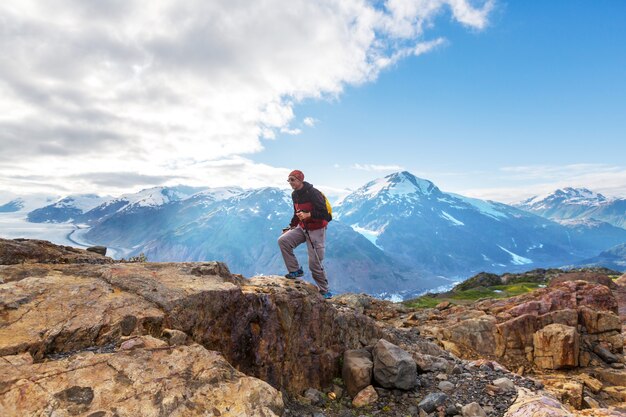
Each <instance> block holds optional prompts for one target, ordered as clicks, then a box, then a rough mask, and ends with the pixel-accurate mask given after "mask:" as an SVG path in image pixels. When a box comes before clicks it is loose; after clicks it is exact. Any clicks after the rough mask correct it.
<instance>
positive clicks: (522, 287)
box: [450, 282, 543, 300]
mask: <svg viewBox="0 0 626 417" xmlns="http://www.w3.org/2000/svg"><path fill="white" fill-rule="evenodd" d="M542 285H543V284H540V283H537V282H516V283H514V284H508V285H493V286H491V287H479V288H472V289H469V290H465V291H455V292H454V293H453V294H451V296H450V298H451V299H453V300H478V299H481V298H508V297H514V296H516V295H520V294H525V293H527V292H531V291H534V290H536V289H537V288H540V287H541V286H542Z"/></svg>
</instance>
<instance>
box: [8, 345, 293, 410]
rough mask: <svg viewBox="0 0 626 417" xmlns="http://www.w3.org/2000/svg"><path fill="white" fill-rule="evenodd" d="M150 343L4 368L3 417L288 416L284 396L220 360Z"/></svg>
mask: <svg viewBox="0 0 626 417" xmlns="http://www.w3.org/2000/svg"><path fill="white" fill-rule="evenodd" d="M144 338H147V339H148V340H143V341H141V342H142V344H141V345H142V346H143V345H148V346H151V347H149V348H147V347H138V348H135V349H129V350H118V351H115V352H112V353H103V354H94V353H91V352H85V353H80V354H75V355H71V356H69V357H67V358H65V359H61V360H56V361H47V362H44V363H37V364H33V363H30V362H29V361H28V360H24V359H23V358H19V360H12V361H11V357H8V359H7V360H0V387H2V389H0V415H2V416H3V417H13V416H15V417H18V416H26V415H42V414H44V410H45V414H46V415H59V416H67V415H85V416H87V415H90V416H105V415H127V416H131V415H132V416H139V415H141V416H148V417H149V416H154V417H157V416H163V415H186V416H206V415H214V416H215V415H237V416H242V417H245V416H250V417H253V416H261V415H263V416H267V417H271V416H280V415H282V413H283V409H284V405H283V400H282V395H281V394H280V392H279V391H277V390H276V389H274V388H272V387H271V386H270V385H269V384H267V383H265V382H263V381H261V380H259V379H256V378H252V377H248V376H246V375H244V374H243V373H241V372H238V371H237V370H235V369H234V368H233V367H232V366H231V365H230V364H229V363H228V362H226V361H225V360H224V358H223V357H222V356H221V355H220V354H219V353H217V352H211V351H208V350H206V349H205V348H203V347H202V346H200V345H197V344H194V345H191V346H179V347H168V346H167V345H165V343H164V342H161V343H158V341H156V342H155V341H151V340H149V339H150V337H149V336H146V337H144ZM110 413H112V414H110ZM207 413H210V414H207Z"/></svg>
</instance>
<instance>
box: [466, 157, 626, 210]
mask: <svg viewBox="0 0 626 417" xmlns="http://www.w3.org/2000/svg"><path fill="white" fill-rule="evenodd" d="M500 170H501V175H500V179H501V181H502V182H504V183H509V184H511V185H510V186H508V187H506V186H505V187H496V188H493V187H488V188H472V189H465V190H462V191H459V194H463V195H467V196H470V197H476V198H481V199H490V200H496V201H501V202H504V203H515V202H519V201H522V200H524V199H526V198H529V197H533V196H535V195H543V194H547V193H551V192H553V191H555V190H557V189H559V188H565V187H575V188H588V189H590V190H592V191H595V192H598V193H601V194H604V195H606V196H612V197H624V198H626V167H624V166H615V165H606V164H568V165H529V166H511V167H503V168H501V169H500ZM520 182H522V183H523V185H519V184H520Z"/></svg>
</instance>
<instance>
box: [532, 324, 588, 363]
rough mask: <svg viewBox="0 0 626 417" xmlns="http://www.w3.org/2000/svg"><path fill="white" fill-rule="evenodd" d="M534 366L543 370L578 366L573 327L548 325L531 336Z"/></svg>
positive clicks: (577, 346) (576, 340) (577, 342)
mask: <svg viewBox="0 0 626 417" xmlns="http://www.w3.org/2000/svg"><path fill="white" fill-rule="evenodd" d="M533 345H534V357H535V364H536V365H537V366H538V367H540V368H543V369H561V368H566V367H573V366H578V350H579V339H578V332H577V331H576V329H575V328H574V327H569V326H564V325H562V324H550V325H548V326H546V327H544V328H543V329H541V330H539V331H537V332H536V333H535V334H534V335H533Z"/></svg>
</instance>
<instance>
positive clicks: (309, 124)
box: [302, 117, 319, 127]
mask: <svg viewBox="0 0 626 417" xmlns="http://www.w3.org/2000/svg"><path fill="white" fill-rule="evenodd" d="M318 121H319V120H317V119H314V118H313V117H305V118H304V119H303V120H302V123H304V125H305V126H307V127H313V126H315V125H316V124H317V122H318Z"/></svg>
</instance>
